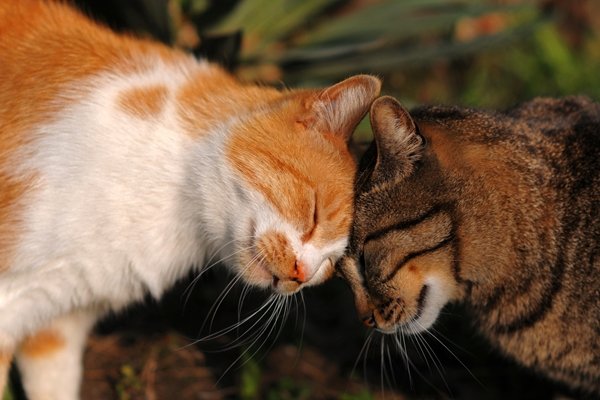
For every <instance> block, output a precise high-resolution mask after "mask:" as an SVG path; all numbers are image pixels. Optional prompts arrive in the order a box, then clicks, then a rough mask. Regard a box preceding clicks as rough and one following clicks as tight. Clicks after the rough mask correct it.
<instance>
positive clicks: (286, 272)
mask: <svg viewBox="0 0 600 400" xmlns="http://www.w3.org/2000/svg"><path fill="white" fill-rule="evenodd" d="M380 86H381V84H380V81H379V80H378V79H377V78H374V77H371V76H366V75H359V76H355V77H352V78H349V79H347V80H345V81H343V82H340V83H338V84H336V85H334V86H331V87H329V88H326V89H323V90H301V91H291V92H287V93H284V94H282V95H281V96H280V97H275V98H274V99H272V100H271V101H270V103H269V104H268V105H267V106H266V107H263V109H262V110H260V111H259V112H256V113H254V115H252V116H251V117H250V118H249V119H247V120H245V121H244V123H242V124H239V125H238V126H236V127H235V129H234V130H233V132H232V135H231V138H230V139H229V141H228V143H227V148H226V156H227V160H228V162H229V164H230V166H231V168H232V170H233V171H234V174H235V175H236V176H237V177H238V179H237V182H236V197H237V198H238V201H237V202H236V204H237V205H236V207H237V210H236V212H235V214H236V218H239V220H237V221H234V225H235V227H234V232H233V236H234V239H235V242H236V243H237V244H238V245H237V248H236V249H234V253H235V254H236V256H235V259H234V260H233V262H230V264H233V265H234V267H235V269H236V270H237V271H236V272H238V273H239V274H240V275H241V276H242V278H243V279H244V280H245V281H246V282H247V283H250V284H254V285H257V286H261V287H271V288H273V289H274V290H275V291H277V292H279V293H283V294H289V293H294V292H296V291H297V290H299V289H301V288H302V287H305V286H309V285H315V284H318V283H320V282H323V281H324V280H325V279H327V278H328V277H330V276H332V274H333V273H334V264H335V262H336V261H337V259H338V258H339V257H340V256H341V255H342V254H343V252H344V250H345V248H346V245H347V242H348V235H349V231H350V224H351V219H352V206H353V191H354V190H353V182H354V175H355V172H356V163H355V161H354V159H353V157H352V155H351V154H350V152H349V150H348V141H349V139H350V137H351V135H352V132H353V130H354V128H355V127H356V125H357V124H358V123H359V122H360V120H361V119H362V118H363V117H364V115H365V114H366V113H367V112H368V110H369V107H370V105H371V103H372V102H373V100H374V99H375V97H376V96H377V95H378V93H379V90H380Z"/></svg>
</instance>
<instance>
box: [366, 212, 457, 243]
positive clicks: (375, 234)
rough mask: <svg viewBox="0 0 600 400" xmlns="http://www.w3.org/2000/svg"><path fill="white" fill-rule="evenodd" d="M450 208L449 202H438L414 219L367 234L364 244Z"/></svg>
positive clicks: (415, 224)
mask: <svg viewBox="0 0 600 400" xmlns="http://www.w3.org/2000/svg"><path fill="white" fill-rule="evenodd" d="M449 209H450V204H449V203H443V204H438V205H437V206H434V207H432V208H431V209H429V210H428V211H426V212H425V213H424V214H423V215H421V216H419V217H417V218H415V219H413V220H410V221H402V222H399V223H397V224H394V225H391V226H388V227H385V228H383V229H380V230H378V231H375V232H373V233H371V234H369V235H367V237H366V239H365V241H364V245H366V244H367V243H368V242H370V241H372V240H376V239H379V238H381V237H383V236H385V235H387V234H388V233H391V232H395V231H400V230H405V229H409V228H412V227H414V226H417V225H419V224H420V223H422V222H424V221H426V220H427V219H429V218H432V217H433V216H435V215H437V214H439V213H440V212H442V211H447V210H449Z"/></svg>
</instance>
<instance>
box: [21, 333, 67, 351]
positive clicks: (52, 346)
mask: <svg viewBox="0 0 600 400" xmlns="http://www.w3.org/2000/svg"><path fill="white" fill-rule="evenodd" d="M64 345H65V339H64V338H63V337H62V336H61V335H60V334H59V333H58V332H56V331H54V330H51V329H45V330H42V331H39V332H38V333H36V334H35V335H33V336H30V337H28V338H27V339H25V340H24V341H23V343H22V344H21V349H20V350H21V352H22V353H23V355H25V356H27V357H33V358H35V357H44V356H46V355H48V354H52V353H54V352H55V351H57V350H60V349H62V348H63V347H64Z"/></svg>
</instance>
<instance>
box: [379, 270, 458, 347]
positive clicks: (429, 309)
mask: <svg viewBox="0 0 600 400" xmlns="http://www.w3.org/2000/svg"><path fill="white" fill-rule="evenodd" d="M421 292H424V293H425V297H424V299H423V300H422V305H421V306H420V307H419V308H420V312H419V313H418V317H417V318H413V319H411V320H409V321H408V322H405V323H402V324H397V325H393V326H392V327H389V328H386V327H378V328H377V330H378V331H380V332H382V333H385V334H394V333H402V334H405V335H414V334H418V333H421V332H424V331H426V330H428V329H429V328H431V326H432V325H433V324H434V323H435V321H436V320H437V319H438V316H439V315H440V312H441V311H442V308H444V306H445V305H446V304H447V303H448V302H449V301H450V296H449V294H448V291H447V290H446V289H445V288H444V286H443V284H442V282H441V281H440V280H439V279H437V278H435V277H428V278H426V279H425V281H424V282H423V288H422V289H421Z"/></svg>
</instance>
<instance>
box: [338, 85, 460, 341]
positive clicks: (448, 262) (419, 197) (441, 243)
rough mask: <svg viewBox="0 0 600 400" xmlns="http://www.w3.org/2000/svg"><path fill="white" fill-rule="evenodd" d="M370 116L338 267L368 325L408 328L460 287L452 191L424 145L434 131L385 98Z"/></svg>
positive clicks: (423, 324)
mask: <svg viewBox="0 0 600 400" xmlns="http://www.w3.org/2000/svg"><path fill="white" fill-rule="evenodd" d="M370 118H371V125H372V128H373V135H374V138H375V140H374V142H373V143H372V144H371V147H370V148H369V149H368V150H367V152H366V153H365V155H364V156H363V158H362V160H361V164H360V166H359V172H358V177H357V182H356V198H355V217H354V225H353V229H352V234H351V239H350V243H349V248H348V252H347V254H346V256H344V257H343V259H341V260H340V262H339V263H338V270H339V272H340V273H341V275H342V276H343V277H344V278H345V279H346V280H347V282H348V283H349V284H350V286H351V287H352V289H353V292H354V295H355V301H356V306H357V309H358V312H359V315H360V317H361V318H362V319H363V321H364V322H365V323H366V324H367V325H369V326H372V327H377V328H378V329H379V330H381V331H383V332H386V333H391V332H396V331H401V332H405V333H415V332H419V331H422V330H425V329H427V328H429V327H430V326H431V325H432V324H433V322H434V321H435V320H436V318H437V317H438V314H439V312H440V310H441V309H442V307H443V306H444V305H445V304H446V303H447V302H449V301H451V300H454V299H457V298H458V297H459V296H460V293H461V287H460V285H461V284H460V282H458V280H457V276H456V273H457V271H456V270H455V258H456V245H457V242H456V226H455V211H454V205H455V201H456V197H453V196H455V195H454V194H455V193H456V191H455V190H454V189H452V188H450V186H451V185H453V184H454V183H453V182H452V179H448V177H447V176H446V175H445V174H443V173H442V172H441V171H442V169H441V168H440V162H439V155H436V154H435V153H434V151H433V150H432V148H431V147H432V146H431V143H429V144H428V142H430V141H431V140H435V141H436V145H437V143H438V139H439V138H441V137H443V134H440V135H439V137H435V134H434V133H433V131H435V130H438V131H439V130H440V129H438V128H435V127H434V126H433V125H428V124H426V123H423V124H420V126H417V124H416V123H415V120H413V118H412V117H411V115H410V114H409V113H408V111H407V110H406V109H404V108H403V107H402V106H401V105H400V104H399V103H398V102H397V101H396V100H394V99H393V98H391V97H381V98H379V99H377V100H376V101H375V102H374V103H373V105H372V108H371V113H370ZM442 130H443V129H442Z"/></svg>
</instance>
